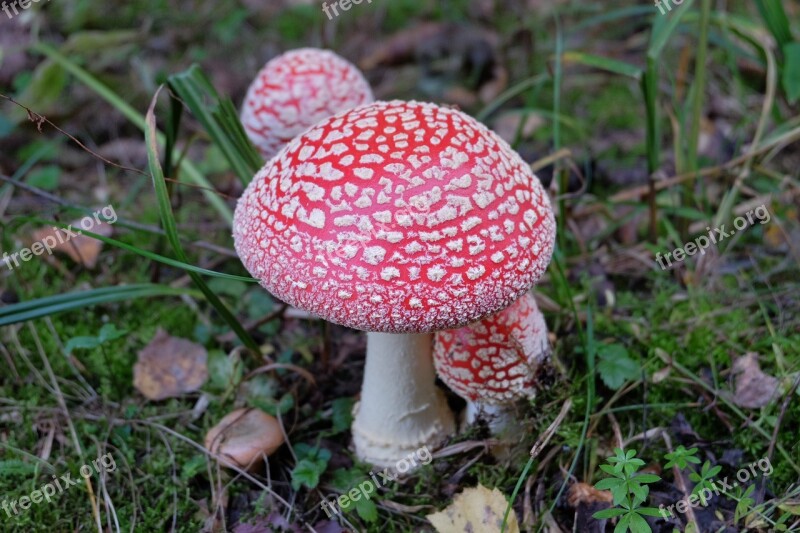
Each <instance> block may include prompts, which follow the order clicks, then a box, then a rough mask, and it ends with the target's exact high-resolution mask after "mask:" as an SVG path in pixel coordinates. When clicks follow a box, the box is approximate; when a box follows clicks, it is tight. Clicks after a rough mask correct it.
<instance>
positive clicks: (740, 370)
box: [733, 352, 780, 409]
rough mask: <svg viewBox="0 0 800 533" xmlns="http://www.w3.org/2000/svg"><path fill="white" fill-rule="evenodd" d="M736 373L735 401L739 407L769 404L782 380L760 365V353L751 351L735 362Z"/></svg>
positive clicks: (756, 406)
mask: <svg viewBox="0 0 800 533" xmlns="http://www.w3.org/2000/svg"><path fill="white" fill-rule="evenodd" d="M733 373H734V374H735V375H736V394H735V395H734V397H733V403H735V404H736V405H738V406H739V407H746V408H748V409H758V408H760V407H764V406H765V405H768V404H769V403H770V402H771V401H772V400H773V399H774V398H775V397H776V396H777V391H778V385H779V384H780V382H779V381H778V380H777V379H776V378H774V377H772V376H769V375H767V374H765V373H764V372H762V371H761V367H760V366H759V365H758V354H757V353H754V352H749V353H747V354H745V355H743V356H742V357H739V358H738V359H736V361H734V363H733Z"/></svg>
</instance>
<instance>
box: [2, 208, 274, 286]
mask: <svg viewBox="0 0 800 533" xmlns="http://www.w3.org/2000/svg"><path fill="white" fill-rule="evenodd" d="M17 218H18V219H21V220H25V221H30V222H36V223H39V224H47V225H50V226H53V227H57V228H62V229H66V228H68V227H69V226H70V225H69V224H65V223H63V222H57V221H53V220H45V219H42V218H38V217H17ZM80 234H81V235H85V236H87V237H91V238H92V239H97V240H98V241H102V242H104V243H106V244H108V245H110V246H115V247H117V248H121V249H123V250H127V251H128V252H133V253H135V254H137V255H141V256H142V257H146V258H147V259H150V260H153V261H157V262H159V263H163V264H165V265H169V266H171V267H175V268H180V269H181V270H185V271H186V272H194V273H197V274H202V275H204V276H208V277H212V278H222V279H227V280H230V281H241V282H244V283H258V280H257V279H255V278H251V277H247V276H237V275H235V274H226V273H224V272H216V271H214V270H208V269H206V268H202V267H198V266H195V265H193V264H191V263H188V262H185V261H178V260H176V259H172V258H170V257H166V256H163V255H160V254H157V253H154V252H150V251H148V250H144V249H142V248H139V247H137V246H133V245H132V244H128V243H126V242H122V241H119V240H117V239H112V238H111V237H106V236H105V235H100V234H98V233H94V232H92V231H88V230H85V229H81V230H80Z"/></svg>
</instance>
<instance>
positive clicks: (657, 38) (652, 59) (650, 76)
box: [642, 0, 694, 243]
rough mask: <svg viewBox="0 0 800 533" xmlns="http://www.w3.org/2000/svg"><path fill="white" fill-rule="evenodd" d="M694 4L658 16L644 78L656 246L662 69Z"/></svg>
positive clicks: (652, 230) (652, 232) (649, 200)
mask: <svg viewBox="0 0 800 533" xmlns="http://www.w3.org/2000/svg"><path fill="white" fill-rule="evenodd" d="M693 2H694V0H686V1H685V2H684V5H683V6H682V7H681V9H680V10H679V11H678V12H676V13H674V14H673V15H672V16H656V17H655V21H654V22H653V30H652V31H651V32H650V43H649V45H648V47H647V58H646V65H645V72H644V76H643V78H642V94H643V95H644V102H645V119H646V130H645V131H646V133H645V135H646V141H645V144H646V147H647V171H648V185H649V190H648V195H647V204H648V207H649V209H650V240H651V242H653V243H655V241H656V237H657V233H658V232H657V220H658V213H657V206H656V188H655V175H654V174H655V172H656V171H657V170H658V168H659V166H660V165H661V131H660V130H661V128H660V118H659V113H658V83H659V75H658V67H659V64H660V60H661V53H662V52H663V50H664V47H665V46H666V45H667V42H668V41H669V38H670V37H671V36H672V34H673V33H674V32H675V29H676V28H677V27H678V25H679V24H680V22H681V19H682V18H683V17H684V16H685V14H686V13H688V12H689V9H690V7H691V5H692V4H693Z"/></svg>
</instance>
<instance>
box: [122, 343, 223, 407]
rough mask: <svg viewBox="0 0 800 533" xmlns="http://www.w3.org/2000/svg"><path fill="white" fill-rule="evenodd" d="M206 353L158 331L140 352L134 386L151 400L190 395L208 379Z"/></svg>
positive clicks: (200, 348) (197, 346)
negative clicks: (188, 393) (189, 393)
mask: <svg viewBox="0 0 800 533" xmlns="http://www.w3.org/2000/svg"><path fill="white" fill-rule="evenodd" d="M207 360H208V353H207V352H206V349H205V348H203V347H202V346H201V345H199V344H196V343H194V342H191V341H188V340H186V339H180V338H178V337H171V336H170V335H168V334H167V332H166V331H164V330H163V329H161V328H159V329H158V331H156V335H155V337H153V340H152V341H150V344H148V345H147V346H145V347H144V349H143V350H142V351H140V352H139V358H138V360H137V362H136V365H135V366H134V367H133V385H134V386H135V387H136V389H137V390H138V391H139V392H141V393H142V394H144V395H145V397H147V398H148V399H150V400H156V401H157V400H164V399H166V398H175V397H177V396H180V395H181V394H184V393H187V392H193V391H196V390H197V389H199V388H200V387H202V386H203V383H205V382H206V380H207V379H208V365H207Z"/></svg>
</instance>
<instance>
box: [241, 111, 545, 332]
mask: <svg viewBox="0 0 800 533" xmlns="http://www.w3.org/2000/svg"><path fill="white" fill-rule="evenodd" d="M233 236H234V240H235V245H236V250H237V252H238V254H239V257H240V258H241V259H242V262H243V263H244V265H245V267H246V268H247V269H248V271H249V272H250V273H251V274H252V275H253V276H254V277H256V278H258V279H259V280H261V283H262V285H263V286H264V287H265V288H266V289H267V290H268V291H270V292H271V293H273V294H274V295H275V296H277V297H278V298H280V299H282V300H284V301H286V302H288V303H289V304H291V305H294V306H296V307H299V308H302V309H305V310H307V311H310V312H312V313H314V314H316V315H319V316H320V317H322V318H325V319H326V320H329V321H331V322H335V323H338V324H343V325H346V326H350V327H353V328H357V329H362V330H367V331H380V332H385V333H403V332H418V333H422V332H430V331H436V330H440V329H449V328H454V327H459V326H462V325H464V324H468V323H470V322H474V321H475V320H477V319H479V318H481V317H483V316H486V315H488V314H491V313H494V312H497V311H498V310H500V309H503V308H505V307H507V306H508V305H509V304H510V303H511V302H513V301H514V300H516V299H517V298H519V296H520V295H522V294H523V293H524V292H525V291H527V290H528V289H529V288H530V287H531V285H533V283H535V282H536V281H537V280H538V279H539V277H540V276H541V275H542V274H543V273H544V271H545V269H546V268H547V265H548V263H549V262H550V256H551V254H552V251H553V243H554V238H555V220H554V218H553V211H552V209H551V207H550V201H549V199H548V198H547V194H546V193H545V191H544V189H543V188H542V186H541V184H540V183H539V180H538V179H537V178H536V176H534V175H533V173H532V172H531V170H530V167H529V166H528V165H527V164H526V163H525V162H524V161H523V160H522V159H521V158H520V157H519V155H518V154H517V153H516V152H514V151H513V150H512V149H511V147H509V146H508V144H507V143H506V142H505V141H503V140H502V139H500V138H499V137H498V136H497V135H496V134H495V133H493V132H491V131H490V130H488V129H487V128H486V127H485V126H483V125H482V124H480V123H479V122H478V121H476V120H475V119H473V118H472V117H469V116H467V115H465V114H464V113H461V112H460V111H456V110H454V109H448V108H443V107H439V106H436V105H434V104H426V103H419V102H401V101H393V102H375V103H373V104H369V105H365V106H361V107H358V108H356V109H353V110H351V111H348V112H345V113H341V114H339V115H337V116H334V117H331V118H328V119H327V120H324V121H322V122H320V123H319V124H317V125H316V126H314V127H313V128H311V129H310V130H308V131H307V132H306V133H304V134H303V135H300V136H298V137H297V138H295V139H294V140H293V141H292V142H291V143H290V144H289V145H287V146H286V147H285V148H284V149H283V150H281V151H280V152H279V153H278V154H277V155H276V156H275V157H274V158H273V159H272V160H271V161H270V162H269V163H268V164H267V165H266V166H265V167H264V168H263V169H261V171H260V172H259V173H258V174H257V175H256V176H255V178H254V179H253V181H252V182H251V183H250V185H249V186H248V187H247V190H246V191H245V192H244V195H243V196H242V197H241V199H240V200H239V203H238V205H237V207H236V212H235V215H234V229H233Z"/></svg>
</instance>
